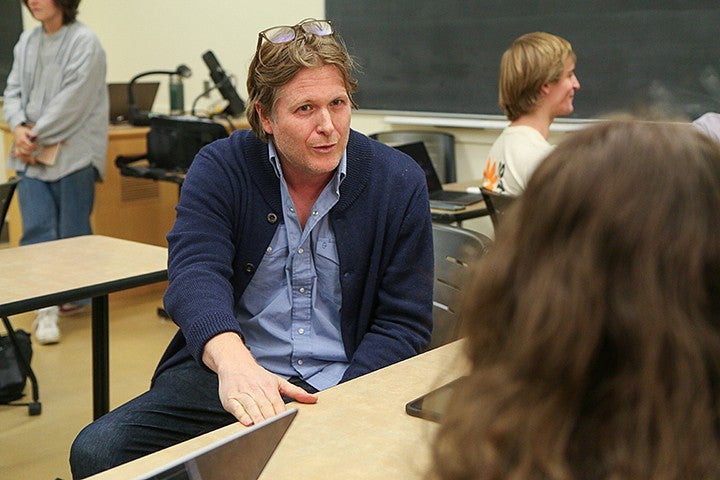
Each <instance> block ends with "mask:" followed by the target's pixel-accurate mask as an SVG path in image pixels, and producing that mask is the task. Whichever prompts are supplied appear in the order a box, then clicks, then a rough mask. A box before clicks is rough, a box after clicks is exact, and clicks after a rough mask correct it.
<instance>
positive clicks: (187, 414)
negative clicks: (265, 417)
mask: <svg viewBox="0 0 720 480" xmlns="http://www.w3.org/2000/svg"><path fill="white" fill-rule="evenodd" d="M294 383H299V384H300V386H301V387H303V388H306V389H307V388H310V391H311V392H314V391H315V390H314V389H313V388H312V387H310V386H309V385H307V384H306V383H305V382H302V380H300V381H299V382H294ZM235 421H236V420H235V417H233V416H232V415H231V414H229V413H228V412H226V411H225V410H224V409H223V407H222V404H221V403H220V398H219V397H218V379H217V376H216V375H215V374H214V373H212V372H210V371H209V370H206V369H204V368H202V367H200V366H199V365H198V364H197V363H196V362H195V361H194V360H189V361H187V362H185V363H182V364H180V365H177V366H175V367H173V368H171V369H168V370H166V371H164V372H163V373H162V374H161V375H160V376H159V377H158V378H156V379H155V382H154V383H153V385H152V387H151V388H150V390H149V391H147V392H145V393H144V394H142V395H140V396H139V397H137V398H134V399H133V400H130V401H129V402H127V403H126V404H124V405H122V406H120V407H118V408H116V409H115V410H113V411H111V412H109V413H107V414H105V415H103V416H102V417H100V418H98V419H97V420H95V421H94V422H93V423H91V424H90V425H88V426H87V427H85V428H84V429H83V430H82V431H81V432H80V433H79V434H78V436H77V438H76V439H75V441H74V442H73V445H72V448H71V449H70V468H71V470H72V475H73V478H75V479H79V478H85V477H89V476H91V475H94V474H96V473H99V472H101V471H104V470H107V469H109V468H112V467H115V466H117V465H120V464H123V463H126V462H129V461H130V460H134V459H136V458H140V457H142V456H144V455H147V454H149V453H152V452H156V451H158V450H161V449H163V448H166V447H169V446H171V445H175V444H176V443H180V442H183V441H185V440H188V439H190V438H193V437H196V436H198V435H202V434H203V433H206V432H210V431H212V430H215V429H217V428H220V427H223V426H225V425H229V424H231V423H233V422H235Z"/></svg>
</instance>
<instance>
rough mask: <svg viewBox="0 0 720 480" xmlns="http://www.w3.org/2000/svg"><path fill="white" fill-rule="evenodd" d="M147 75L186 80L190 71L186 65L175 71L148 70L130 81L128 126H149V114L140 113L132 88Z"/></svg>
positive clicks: (190, 73)
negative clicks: (170, 76)
mask: <svg viewBox="0 0 720 480" xmlns="http://www.w3.org/2000/svg"><path fill="white" fill-rule="evenodd" d="M149 75H179V76H180V77H182V78H188V77H190V75H192V70H190V68H189V67H188V66H187V65H184V64H183V65H179V66H178V67H177V68H176V69H175V70H150V71H147V72H142V73H138V74H137V75H135V76H134V77H132V78H131V79H130V83H128V117H129V118H128V121H129V122H130V125H150V115H149V112H140V111H138V109H137V106H136V105H135V94H134V92H133V86H134V85H135V82H137V81H138V80H139V79H140V78H142V77H147V76H149Z"/></svg>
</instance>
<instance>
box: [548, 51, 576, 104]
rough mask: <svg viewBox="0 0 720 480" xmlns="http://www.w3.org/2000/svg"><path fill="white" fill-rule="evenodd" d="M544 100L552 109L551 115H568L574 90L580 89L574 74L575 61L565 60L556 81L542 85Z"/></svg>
mask: <svg viewBox="0 0 720 480" xmlns="http://www.w3.org/2000/svg"><path fill="white" fill-rule="evenodd" d="M543 89H544V92H545V102H546V103H547V105H548V106H549V108H550V109H551V110H552V112H551V113H552V115H553V117H554V116H557V115H570V114H571V113H572V112H573V110H574V106H573V99H574V98H575V92H576V91H577V90H579V89H580V82H579V81H578V79H577V77H576V76H575V62H573V61H572V60H571V59H569V58H568V59H567V60H565V68H564V69H563V73H562V75H561V76H560V78H559V79H558V81H557V82H553V83H548V84H546V85H544V86H543Z"/></svg>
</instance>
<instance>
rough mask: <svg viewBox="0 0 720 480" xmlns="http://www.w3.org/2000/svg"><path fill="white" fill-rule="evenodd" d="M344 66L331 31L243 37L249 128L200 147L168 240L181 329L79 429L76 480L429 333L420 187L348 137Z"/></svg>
mask: <svg viewBox="0 0 720 480" xmlns="http://www.w3.org/2000/svg"><path fill="white" fill-rule="evenodd" d="M352 68H353V65H352V60H351V59H350V57H349V55H348V53H347V51H346V49H345V47H344V45H343V43H342V41H341V40H340V39H339V38H338V37H337V36H336V35H335V34H334V32H333V30H332V26H331V24H330V22H327V21H325V20H305V21H303V22H301V23H299V24H298V25H295V26H293V27H273V28H271V29H268V30H265V31H263V32H261V33H260V36H259V38H258V48H257V52H256V54H255V57H254V59H253V61H252V63H251V65H250V70H249V74H248V80H247V86H248V94H249V97H248V107H247V112H246V113H247V116H248V120H249V122H250V124H251V126H252V132H251V131H238V132H235V133H234V134H233V135H231V136H230V137H229V138H227V139H222V140H219V141H217V142H214V143H212V144H210V145H208V146H207V147H205V148H203V149H202V150H201V151H200V153H199V154H198V155H197V157H196V158H195V160H194V161H193V163H192V166H191V167H190V170H189V171H188V173H187V177H186V179H185V182H184V184H183V189H182V194H181V198H180V202H179V204H178V206H177V219H176V222H175V225H174V227H173V229H172V231H171V232H170V233H169V234H168V242H169V270H168V271H169V279H170V283H169V286H168V289H167V292H166V294H165V299H164V300H165V309H166V310H167V312H168V313H169V314H170V316H171V317H172V318H173V320H174V321H175V322H176V323H177V324H178V325H179V326H180V332H179V333H178V334H177V335H176V337H175V338H174V339H173V341H172V342H171V344H170V346H169V347H168V349H167V351H166V352H165V355H164V356H163V358H162V360H161V362H160V365H159V367H158V369H157V371H156V373H155V375H154V378H153V384H152V386H151V388H150V390H149V391H148V392H146V393H145V394H143V395H141V396H140V397H138V398H136V399H134V400H131V401H130V402H129V403H127V404H125V405H123V406H121V407H119V408H118V409H116V410H114V411H112V412H110V413H109V414H107V415H105V416H104V417H102V418H100V419H98V420H97V421H96V422H94V423H93V424H91V425H89V426H88V427H86V428H85V429H84V430H83V432H81V433H80V435H79V436H78V438H77V439H76V441H75V443H74V444H73V448H72V450H71V465H72V469H73V475H74V476H75V477H84V476H88V475H91V474H93V473H96V472H98V471H101V470H104V469H107V468H110V467H112V466H114V465H118V464H120V463H123V462H127V461H129V460H132V459H134V458H137V457H139V456H142V455H144V454H147V453H150V452H153V451H156V450H159V449H162V448H164V447H167V446H169V445H172V444H175V443H178V442H181V441H183V440H186V439H188V438H191V437H194V436H197V435H200V434H202V433H205V432H207V431H210V430H214V429H216V428H218V427H221V426H224V425H227V424H229V423H232V422H234V421H236V420H239V421H240V422H242V423H243V424H245V425H250V424H252V423H256V422H260V421H262V420H263V419H266V418H269V417H272V416H273V415H275V414H277V413H279V412H281V411H284V410H285V403H284V402H285V401H289V400H296V401H299V402H303V403H314V402H315V401H316V399H317V397H316V396H315V395H314V393H315V392H317V391H319V390H322V389H325V388H328V387H331V386H333V385H336V384H337V383H339V382H343V381H347V380H350V379H353V378H355V377H358V376H360V375H363V374H365V373H368V372H371V371H373V370H376V369H378V368H382V367H384V366H386V365H390V364H392V363H395V362H398V361H400V360H403V359H406V358H408V357H411V356H413V355H415V354H417V353H419V352H421V351H422V350H423V349H424V348H426V346H427V344H428V342H429V340H430V333H431V310H432V280H433V253H432V228H431V219H430V209H429V206H428V195H427V187H426V182H425V177H424V175H423V172H422V171H421V169H420V168H419V167H418V166H417V165H416V164H415V162H414V161H413V160H412V159H410V158H409V157H407V156H405V155H404V154H401V153H400V152H398V151H396V150H395V149H392V148H390V147H387V146H385V145H382V144H380V143H377V142H375V141H372V140H370V139H368V138H367V137H365V136H364V135H361V134H359V133H357V132H355V131H352V130H351V129H350V117H351V109H352V108H353V107H354V106H355V105H354V103H353V100H352V97H351V95H352V93H354V92H355V90H356V86H357V85H356V81H355V80H354V79H353V77H352Z"/></svg>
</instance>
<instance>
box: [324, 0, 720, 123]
mask: <svg viewBox="0 0 720 480" xmlns="http://www.w3.org/2000/svg"><path fill="white" fill-rule="evenodd" d="M325 11H326V17H327V18H328V19H330V20H332V21H333V24H334V25H335V27H336V30H337V31H338V33H339V34H340V35H341V36H342V37H343V39H344V40H345V42H346V43H347V45H348V49H349V50H350V52H351V54H353V55H354V56H355V57H356V58H357V60H358V61H359V63H360V65H361V66H362V70H361V72H360V73H359V75H358V79H359V81H360V91H359V93H358V95H357V97H356V100H357V101H358V103H359V106H360V108H364V109H370V110H385V111H404V112H433V113H443V114H470V115H475V114H477V115H488V114H489V115H502V111H501V110H500V108H499V107H498V105H497V81H498V65H499V63H500V57H501V55H502V52H503V51H504V50H505V49H506V48H507V47H508V46H509V45H510V43H512V41H513V39H515V38H516V37H518V36H520V35H522V34H524V33H527V32H532V31H539V30H542V31H547V32H550V33H554V34H556V35H560V36H562V37H564V38H566V39H568V40H569V41H570V42H571V43H572V45H573V48H574V50H575V52H576V53H577V56H578V61H577V74H578V77H579V79H580V83H581V86H582V88H581V90H580V91H579V92H578V94H577V96H576V97H575V113H574V114H573V117H575V118H597V117H598V116H601V115H603V114H605V113H608V112H614V111H616V110H619V109H624V110H634V111H640V110H645V109H648V108H650V107H655V109H657V108H661V109H662V110H663V111H665V112H666V113H669V114H679V115H685V116H688V117H695V116H697V115H699V114H700V113H703V112H705V111H710V110H715V111H718V110H720V2H718V1H717V0H687V1H672V0H643V1H637V0H625V1H618V0H602V1H598V0H573V1H571V2H568V1H567V0H562V1H561V0H544V1H542V2H529V1H527V0H496V1H470V0H465V1H460V0H445V1H440V0H326V1H325Z"/></svg>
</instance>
